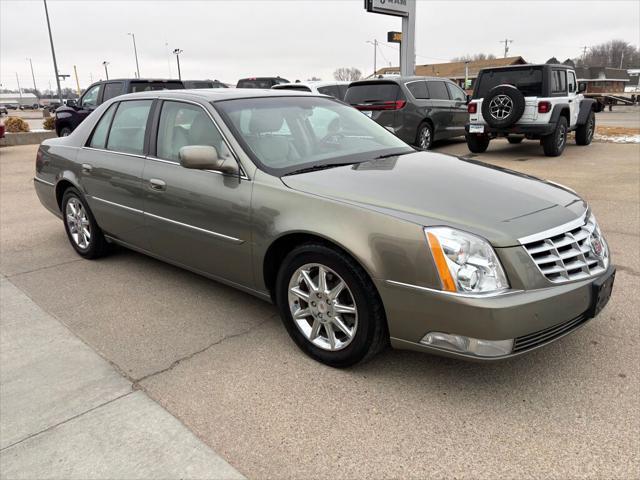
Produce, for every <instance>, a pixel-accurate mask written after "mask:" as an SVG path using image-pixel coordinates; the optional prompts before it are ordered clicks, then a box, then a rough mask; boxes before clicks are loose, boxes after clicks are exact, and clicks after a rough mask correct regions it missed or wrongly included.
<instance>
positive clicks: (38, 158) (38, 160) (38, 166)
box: [36, 147, 44, 172]
mask: <svg viewBox="0 0 640 480" xmlns="http://www.w3.org/2000/svg"><path fill="white" fill-rule="evenodd" d="M43 166H44V155H43V153H42V148H41V147H40V148H38V153H36V172H39V171H41V170H42V167H43Z"/></svg>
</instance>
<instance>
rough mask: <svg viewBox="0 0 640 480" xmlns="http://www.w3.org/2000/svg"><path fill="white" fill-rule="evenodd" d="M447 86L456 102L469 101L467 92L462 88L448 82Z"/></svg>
mask: <svg viewBox="0 0 640 480" xmlns="http://www.w3.org/2000/svg"><path fill="white" fill-rule="evenodd" d="M447 88H448V89H449V95H451V100H455V101H456V102H466V101H467V94H466V93H464V92H463V91H462V89H460V88H459V87H457V86H456V85H454V84H453V83H447Z"/></svg>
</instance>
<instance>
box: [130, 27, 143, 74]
mask: <svg viewBox="0 0 640 480" xmlns="http://www.w3.org/2000/svg"><path fill="white" fill-rule="evenodd" d="M127 35H131V38H133V54H134V55H135V56H136V71H137V72H138V78H140V66H139V65H138V49H137V48H136V35H135V33H127Z"/></svg>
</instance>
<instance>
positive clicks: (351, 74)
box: [333, 67, 362, 82]
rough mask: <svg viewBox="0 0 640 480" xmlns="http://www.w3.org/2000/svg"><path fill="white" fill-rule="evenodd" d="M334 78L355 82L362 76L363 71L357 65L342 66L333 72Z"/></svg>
mask: <svg viewBox="0 0 640 480" xmlns="http://www.w3.org/2000/svg"><path fill="white" fill-rule="evenodd" d="M333 78H335V79H336V80H340V81H347V82H353V81H355V80H360V79H361V78H362V72H361V71H360V70H358V69H357V68H355V67H340V68H336V71H335V72H333Z"/></svg>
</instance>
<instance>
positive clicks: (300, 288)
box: [276, 244, 388, 367]
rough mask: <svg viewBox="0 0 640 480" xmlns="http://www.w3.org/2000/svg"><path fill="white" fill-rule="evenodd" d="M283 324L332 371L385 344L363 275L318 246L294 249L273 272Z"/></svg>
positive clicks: (379, 313)
mask: <svg viewBox="0 0 640 480" xmlns="http://www.w3.org/2000/svg"><path fill="white" fill-rule="evenodd" d="M276 300H277V304H278V309H279V310H280V316H281V317H282V321H283V322H284V325H285V327H286V329H287V331H288V333H289V335H290V336H291V338H292V339H293V340H294V341H295V342H296V344H297V345H298V346H299V347H300V349H301V350H302V351H303V352H305V353H306V354H307V355H309V356H310V357H311V358H313V359H315V360H318V361H320V362H322V363H325V364H327V365H330V366H332V367H348V366H350V365H353V364H355V363H358V362H360V361H363V360H367V359H369V358H371V357H373V356H374V355H375V354H376V353H378V352H379V351H381V350H382V349H383V348H384V347H385V346H386V345H387V343H388V333H387V330H386V319H385V315H384V308H383V306H382V301H381V300H380V298H379V297H378V295H377V292H376V289H375V287H374V285H373V283H372V282H371V280H370V279H369V277H368V275H367V274H366V272H365V271H364V270H363V269H362V267H360V266H359V265H358V264H357V263H356V262H355V261H353V259H351V258H350V257H349V256H347V255H346V254H344V253H342V252H340V251H338V250H334V249H332V248H330V247H327V246H325V245H321V244H305V245H301V246H299V247H297V248H295V249H293V250H292V251H291V252H290V253H289V255H287V257H286V258H285V259H284V261H283V263H282V265H281V267H280V271H279V272H278V278H277V284H276Z"/></svg>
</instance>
